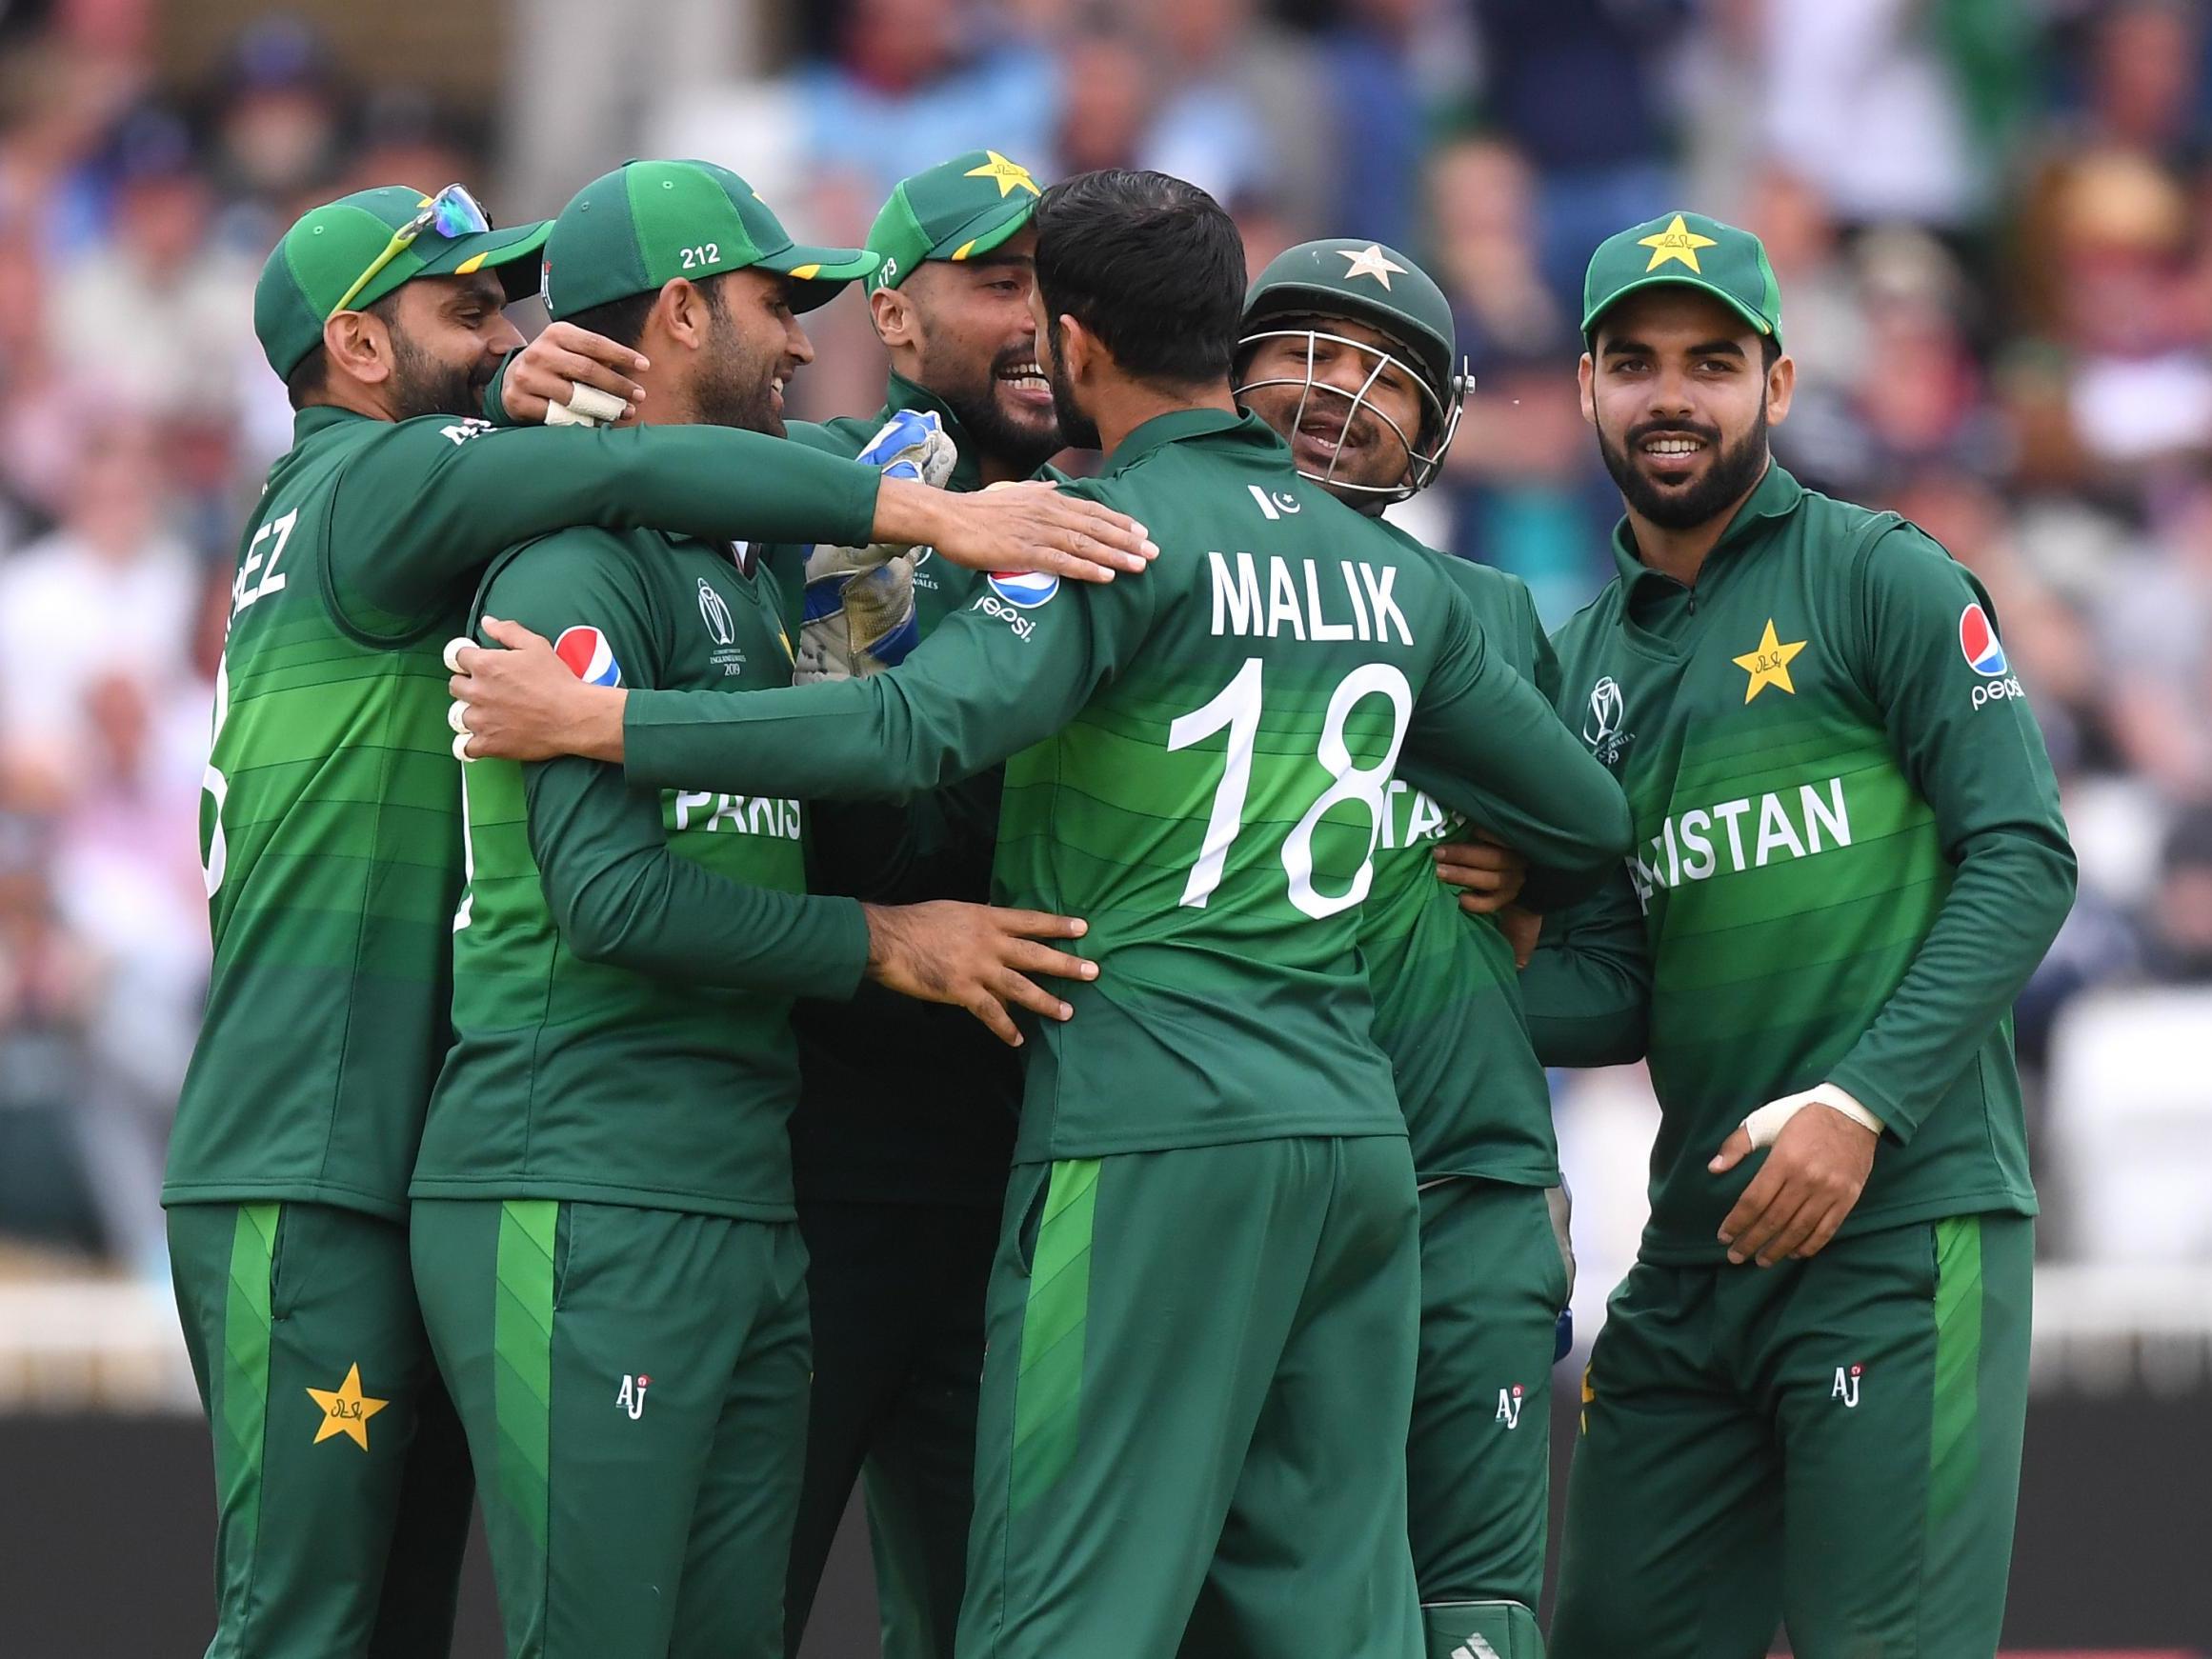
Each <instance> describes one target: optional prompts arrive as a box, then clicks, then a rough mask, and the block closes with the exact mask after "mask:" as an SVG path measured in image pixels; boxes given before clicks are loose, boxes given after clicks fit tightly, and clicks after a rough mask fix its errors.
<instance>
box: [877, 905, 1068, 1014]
mask: <svg viewBox="0 0 2212 1659" xmlns="http://www.w3.org/2000/svg"><path fill="white" fill-rule="evenodd" d="M860 908H861V909H862V910H863V911H864V912H866V914H867V917H868V977H869V978H871V979H873V980H875V981H877V982H878V983H879V984H882V985H886V986H888V987H890V988H891V989H893V990H895V991H897V992H899V993H900V994H901V995H903V996H911V997H915V998H918V999H919V1000H920V1001H922V1002H941V1003H950V1004H952V1005H953V1006H954V1007H955V1008H964V1009H967V1010H968V1011H969V1012H970V1013H972V1014H974V1015H975V1017H976V1018H977V1019H979V1020H981V1021H982V1022H983V1023H984V1024H985V1025H986V1026H989V1027H990V1028H991V1029H992V1031H993V1032H994V1033H995V1035H996V1036H997V1037H998V1038H999V1040H1000V1041H1001V1042H1004V1043H1006V1044H1008V1045H1009V1046H1010V1047H1013V1048H1016V1049H1018V1048H1019V1047H1021V1033H1020V1031H1018V1030H1016V1029H1015V1024H1014V1018H1013V1012H1012V1010H1013V1009H1016V1008H1025V1009H1029V1010H1030V1011H1031V1012H1032V1013H1036V1014H1041V1015H1043V1016H1044V1017H1045V1018H1046V1019H1050V1020H1064V1019H1066V1018H1067V1017H1068V1016H1069V1015H1070V1014H1072V1013H1073V1012H1074V1011H1075V1010H1074V1009H1071V1008H1069V1007H1068V1005H1067V1004H1066V1003H1064V1002H1062V1001H1060V999H1059V998H1058V997H1056V996H1054V995H1053V994H1052V993H1051V992H1049V991H1047V990H1044V989H1041V988H1040V987H1038V986H1037V985H1036V984H1035V983H1034V982H1033V981H1032V980H1030V979H1029V978H1028V977H1027V975H1029V974H1032V973H1052V974H1057V975H1059V976H1060V977H1061V978H1063V979H1096V978H1097V977H1098V965H1097V964H1096V962H1088V961H1085V960H1084V959H1083V958H1082V957H1080V956H1071V955H1069V954H1068V953H1067V952H1066V951H1064V950H1055V949H1052V948H1051V947H1049V946H1046V945H1040V944H1038V943H1037V941H1038V940H1039V939H1079V938H1081V937H1082V936H1083V932H1084V930H1085V927H1086V924H1085V923H1083V922H1081V921H1078V920H1076V918H1075V917H1073V916H1055V915H1051V914H1048V913H1047V912H1045V911H1042V910H1010V909H1000V908H998V907H997V906H995V905H971V904H963V903H960V902H958V901H956V900H952V899H936V900H932V901H930V902H929V903H927V904H919V905H863V906H861V907H860Z"/></svg>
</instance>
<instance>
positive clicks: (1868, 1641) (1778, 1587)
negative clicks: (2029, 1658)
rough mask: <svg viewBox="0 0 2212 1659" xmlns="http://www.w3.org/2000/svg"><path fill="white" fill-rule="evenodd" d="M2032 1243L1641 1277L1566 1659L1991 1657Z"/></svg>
mask: <svg viewBox="0 0 2212 1659" xmlns="http://www.w3.org/2000/svg"><path fill="white" fill-rule="evenodd" d="M2033 1255H2034V1239H2033V1224H2032V1223H2031V1222H2030V1221H2029V1220H2028V1218H2026V1217H2025V1216H2020V1215H1963V1216H1957V1217H1953V1218H1951V1219H1949V1220H1945V1221H1939V1222H1924V1223H1920V1224H1918V1225H1914V1226H1906V1227H1896V1228H1890V1229H1884V1230H1882V1231H1880V1232H1870V1233H1863V1234H1860V1235H1858V1236H1856V1237H1849V1238H1844V1239H1840V1240H1838V1241H1837V1242H1836V1243H1834V1244H1831V1245H1830V1246H1829V1247H1828V1248H1827V1249H1825V1250H1823V1251H1821V1252H1820V1254H1819V1255H1818V1256H1815V1257H1814V1258H1812V1260H1810V1261H1804V1262H1786V1263H1783V1264H1782V1265H1780V1266H1779V1267H1775V1268H1771V1269H1759V1268H1756V1267H1750V1266H1744V1267H1728V1266H1725V1265H1721V1266H1718V1267H1661V1266H1658V1265H1655V1264H1652V1263H1648V1262H1639V1263H1638V1264H1637V1266H1636V1268H1635V1269H1633V1270H1632V1271H1631V1272H1630V1273H1629V1275H1628V1277H1627V1278H1626V1279H1625V1280H1623V1281H1622V1282H1621V1285H1620V1288H1619V1289H1618V1290H1616V1291H1615V1292H1614V1294H1613V1298H1612V1300H1611V1301H1610V1302H1609V1303H1608V1304H1607V1307H1606V1315H1605V1328H1604V1329H1603V1330H1601V1331H1600V1332H1599V1336H1598V1341H1597V1345H1596V1347H1595V1349H1593V1351H1592V1353H1591V1357H1590V1369H1589V1372H1588V1375H1587V1377H1586V1379H1585V1382H1584V1384H1583V1400H1584V1406H1583V1411H1582V1436H1581V1439H1580V1441H1579V1444H1578V1445H1577V1447H1576V1453H1575V1464H1574V1470H1573V1473H1572V1475H1571V1477H1570V1479H1569V1482H1568V1488H1567V1528H1566V1540H1565V1544H1564V1548H1563V1549H1562V1553H1561V1561H1560V1585H1559V1602H1558V1613H1557V1615H1556V1617H1555V1618H1554V1620H1553V1625H1552V1654H1553V1659H1619V1655H1622V1654H1630V1653H1633V1654H1635V1655H1637V1659H1758V1656H1759V1655H1762V1654H1764V1653H1765V1652H1766V1651H1767V1648H1768V1645H1769V1643H1770V1642H1771V1640H1772V1638H1773V1636H1774V1633H1775V1630H1776V1628H1777V1627H1778V1625H1780V1626H1786V1628H1787V1629H1788V1631H1789V1637H1790V1645H1791V1648H1792V1650H1793V1651H1794V1652H1795V1653H1796V1654H1797V1655H1798V1659H1990V1656H1991V1655H1993V1654H1994V1653H1995V1652H1996V1651H1997V1643H1998V1634H1999V1629H2000V1626H2001V1624H2002V1622H2003V1615H2004V1595H2005V1583H2006V1578H2007V1575H2008V1571H2009V1568H2010V1563H2011V1556H2012V1527H2013V1510H2014V1505H2015V1501H2016V1499H2017V1497H2018V1495H2019V1489H2020V1459H2021V1435H2022V1433H2023V1431H2024V1428H2025V1424H2026V1415H2027V1361H2028V1301H2029V1279H2030V1273H2031V1267H2032V1261H2033Z"/></svg>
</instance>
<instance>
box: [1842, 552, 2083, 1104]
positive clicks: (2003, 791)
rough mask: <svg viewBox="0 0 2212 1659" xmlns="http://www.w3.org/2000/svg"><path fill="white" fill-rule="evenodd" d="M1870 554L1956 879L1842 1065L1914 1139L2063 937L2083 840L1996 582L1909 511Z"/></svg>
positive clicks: (1884, 656) (1911, 764)
mask: <svg viewBox="0 0 2212 1659" xmlns="http://www.w3.org/2000/svg"><path fill="white" fill-rule="evenodd" d="M1863 556H1864V559H1865V563H1864V566H1863V570H1862V572H1861V589H1862V594H1863V610H1862V623H1863V627H1864V630H1865V637H1864V639H1863V641H1862V642H1861V647H1862V653H1863V654H1862V656H1861V659H1860V661H1861V664H1862V669H1861V673H1862V684H1863V689H1864V690H1865V691H1866V693H1867V695H1868V696H1869V697H1870V698H1871V699H1872V700H1873V701H1874V702H1875V704H1876V705H1877V706H1878V707H1880V710H1882V713H1883V718H1884V720H1885V722H1886V725H1887V728H1888V731H1889V737H1890V743H1891V745H1892V747H1893V749H1894V750H1895V751H1896V753H1897V756H1898V761H1899V764H1900V767H1901V768H1902V770H1903V771H1904V774H1905V776H1906V778H1907V779H1908V780H1909V781H1910V782H1911V784H1912V785H1913V787H1914V788H1915V789H1916V790H1919V791H1920V795H1921V796H1922V797H1923V798H1924V799H1925V800H1926V801H1927V803H1928V805H1929V806H1930V807H1931V808H1932V809H1933V810H1934V811H1935V814H1936V822H1937V825H1938V827H1939V829H1940V830H1941V835H1942V844H1943V852H1944V855H1945V857H1946V858H1948V859H1949V860H1950V862H1951V865H1952V879H1951V886H1950V890H1949V892H1948V893H1947V894H1946V895H1945V896H1944V899H1943V903H1942V908H1941V910H1939V911H1938V913H1937V916H1936V920H1935V923H1934V925H1933V926H1932V927H1931V928H1930V929H1929V930H1928V933H1927V936H1926V938H1925V939H1924V940H1922V941H1921V944H1920V950H1919V952H1918V953H1917V954H1916V955H1915V957H1914V958H1913V964H1912V966H1911V968H1909V969H1907V970H1906V972H1905V976H1904V979H1903V980H1902V981H1901V982H1900V984H1899V986H1898V988H1897V989H1896V990H1895V991H1894V992H1892V993H1891V995H1890V998H1889V1001H1888V1002H1887V1003H1886V1004H1885V1005H1883V1007H1882V1009H1881V1011H1880V1014H1878V1015H1877V1016H1876V1018H1875V1021H1874V1023H1873V1025H1871V1026H1870V1027H1869V1028H1868V1029H1866V1031H1865V1033H1864V1034H1863V1035H1862V1036H1860V1039H1859V1041H1858V1042H1857V1044H1855V1045H1854V1046H1853V1047H1852V1049H1851V1050H1850V1051H1849V1052H1848V1053H1847V1054H1845V1055H1844V1057H1843V1059H1842V1060H1841V1062H1840V1063H1839V1064H1838V1065H1837V1066H1836V1067H1835V1069H1833V1070H1832V1071H1831V1072H1830V1080H1831V1081H1833V1082H1834V1083H1836V1084H1837V1085H1838V1086H1839V1087H1840V1088H1842V1089H1848V1090H1849V1091H1850V1092H1851V1093H1852V1094H1853V1095H1855V1096H1857V1097H1858V1098H1859V1099H1860V1101H1862V1102H1863V1103H1864V1104H1865V1105H1866V1107H1867V1109H1869V1110H1871V1111H1873V1112H1874V1113H1875V1114H1876V1115H1877V1116H1879V1117H1880V1118H1881V1120H1882V1122H1883V1123H1884V1124H1885V1125H1886V1126H1887V1128H1888V1130H1889V1132H1890V1133H1891V1134H1893V1135H1895V1136H1896V1137H1897V1138H1898V1139H1899V1140H1900V1141H1909V1140H1910V1139H1911V1138H1912V1134H1913V1131H1914V1130H1915V1129H1918V1128H1919V1127H1920V1122H1921V1119H1922V1117H1923V1116H1924V1114H1925V1113H1926V1111H1927V1109H1928V1108H1929V1106H1930V1105H1931V1104H1932V1103H1933V1102H1935V1101H1937V1100H1939V1099H1941V1096H1942V1094H1943V1091H1944V1089H1946V1088H1947V1087H1948V1086H1949V1085H1950V1083H1951V1082H1952V1080H1953V1079H1955V1078H1957V1077H1958V1076H1959V1075H1960V1073H1961V1071H1963V1070H1964V1069H1965V1068H1966V1067H1967V1066H1968V1065H1969V1064H1970V1063H1971V1062H1972V1060H1973V1057H1974V1054H1975V1051H1976V1050H1977V1049H1979V1048H1980V1047H1981V1044H1982V1043H1983V1042H1984V1041H1985V1040H1986V1039H1987V1038H1988V1035H1989V1032H1990V1030H1991V1029H1992V1028H1993V1027H1994V1026H1995V1025H1996V1024H1997V1023H1998V1022H1999V1021H2000V1020H2001V1019H2003V1018H2005V1017H2006V1015H2007V1013H2008V1011H2009V1010H2010V1009H2011V1007H2012V1003H2013V999H2014V998H2015V997H2017V996H2018V995H2019V994H2020V991H2021V987H2022V986H2024V985H2025V984H2026V983H2027V980H2028V976H2029V974H2031V973H2032V972H2033V971H2034V970H2035V968H2036V965H2037V964H2038V963H2039V962H2041V960H2042V958H2043V953H2044V952H2045V951H2046V950H2047V949H2049V948H2050V944H2051V941H2052V940H2053V939H2054V938H2055V937H2057V935H2058V930H2059V926H2060V924H2061V922H2063V921H2064V920H2065V917H2066V912H2067V910H2068V909H2070V908H2071V907H2072V905H2073V899H2074V879H2075V866H2074V852H2073V848H2072V847H2071V845H2070V844H2069V843H2068V841H2067V839H2066V826H2065V821H2064V819H2063V818H2062V817H2061V815H2060V810H2059V790H2058V785H2057V782H2056V780H2055V779H2054V778H2053V776H2052V773H2051V763H2050V758H2049V756H2048V755H2047V754H2046V753H2045V752H2044V749H2043V739H2042V733H2041V730H2039V729H2038V728H2037V726H2036V722H2035V716H2034V715H2033V714H2032V713H2031V712H2030V711H2029V709H2028V705H2027V702H2026V699H2025V698H2024V696H2022V694H2021V686H2020V682H2019V681H2018V680H2017V679H2014V678H2012V677H2011V675H2010V673H2009V671H2008V669H2007V666H2006V664H2005V662H2004V658H2003V648H2002V647H2001V645H1999V644H1998V643H1997V636H1996V633H1995V627H1994V619H1993V617H1992V613H1991V611H1990V607H1989V600H1988V596H1987V595H1986V594H1985V593H1984V592H1983V591H1982V590H1981V584H1980V583H1979V582H1977V581H1976V580H1975V579H1974V577H1973V576H1972V574H1971V573H1969V572H1968V571H1967V570H1965V568H1964V567H1962V566H1961V565H1959V564H1957V563H1956V562H1954V561H1953V560H1952V559H1951V558H1950V557H1949V555H1948V554H1946V553H1945V552H1944V551H1943V550H1942V549H1941V548H1940V547H1938V546H1937V545H1936V544H1935V543H1934V542H1932V541H1930V540H1929V539H1928V538H1927V537H1926V536H1924V535H1922V534H1921V533H1920V531H1918V530H1912V529H1910V528H1909V527H1907V528H1905V529H1901V530H1893V531H1891V532H1890V533H1889V534H1888V535H1885V536H1883V537H1881V538H1880V539H1879V540H1878V541H1877V542H1876V543H1875V544H1874V546H1873V548H1872V549H1871V550H1869V551H1868V553H1867V554H1865V555H1863ZM1970 649H1978V650H1979V653H1980V654H1979V657H1978V659H1975V660H1970V657H1969V650H1970Z"/></svg>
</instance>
